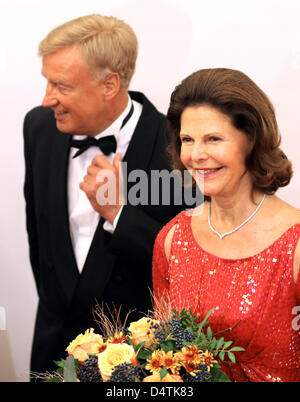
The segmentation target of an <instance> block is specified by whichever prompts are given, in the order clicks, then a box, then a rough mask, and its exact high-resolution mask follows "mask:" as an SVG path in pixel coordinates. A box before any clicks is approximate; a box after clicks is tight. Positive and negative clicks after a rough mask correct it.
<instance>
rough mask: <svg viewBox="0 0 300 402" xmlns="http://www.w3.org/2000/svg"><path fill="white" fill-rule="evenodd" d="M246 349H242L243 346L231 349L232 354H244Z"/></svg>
mask: <svg viewBox="0 0 300 402" xmlns="http://www.w3.org/2000/svg"><path fill="white" fill-rule="evenodd" d="M244 350H245V349H244V348H242V347H241V346H234V347H233V348H231V349H230V352H243V351H244Z"/></svg>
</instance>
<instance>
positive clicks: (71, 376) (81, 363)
mask: <svg viewBox="0 0 300 402" xmlns="http://www.w3.org/2000/svg"><path fill="white" fill-rule="evenodd" d="M212 311H213V309H212V310H210V311H209V312H208V313H207V315H206V317H205V318H204V320H203V321H202V322H199V317H195V316H194V315H193V313H192V311H191V310H185V309H183V310H182V311H181V312H177V311H175V310H173V311H172V315H171V316H170V318H168V319H166V320H164V321H163V320H157V319H154V318H150V317H143V318H141V319H140V320H138V321H135V322H131V323H130V325H129V326H128V327H126V328H125V327H123V328H116V327H114V326H113V325H110V324H108V322H109V321H108V320H107V318H106V317H105V316H104V315H103V314H102V316H101V322H102V324H103V322H105V325H104V327H105V329H106V336H102V335H99V334H97V333H95V332H94V329H92V328H91V329H87V330H86V332H85V333H84V334H80V335H78V336H77V337H76V339H74V340H73V341H72V342H71V343H70V344H69V346H68V347H67V349H66V351H67V352H68V357H67V358H66V359H62V360H61V361H59V362H56V364H57V366H58V369H57V371H56V372H55V373H53V374H52V375H51V376H49V377H48V378H47V381H65V382H76V381H80V382H212V381H229V379H228V377H227V376H226V375H225V373H224V372H223V371H222V370H221V362H222V361H224V359H226V360H228V361H231V362H232V363H235V361H236V359H235V352H239V351H242V350H244V349H243V348H241V347H239V346H233V345H232V341H225V340H224V338H223V337H221V338H219V339H217V338H216V337H215V336H214V334H213V333H212V330H211V328H210V326H209V325H208V324H209V322H208V318H209V316H210V314H211V313H212ZM102 329H103V328H102ZM102 332H103V331H102Z"/></svg>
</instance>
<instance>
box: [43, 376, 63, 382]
mask: <svg viewBox="0 0 300 402" xmlns="http://www.w3.org/2000/svg"><path fill="white" fill-rule="evenodd" d="M45 382H60V379H59V378H58V377H52V378H47V380H46V381H45Z"/></svg>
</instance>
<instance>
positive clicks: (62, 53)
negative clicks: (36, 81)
mask: <svg viewBox="0 0 300 402" xmlns="http://www.w3.org/2000/svg"><path fill="white" fill-rule="evenodd" d="M84 70H85V71H88V70H89V68H88V65H87V62H86V61H85V59H84V57H83V55H82V53H81V51H80V49H78V48H65V49H62V50H59V51H57V52H54V53H50V54H47V55H44V56H43V58H42V75H43V76H45V77H48V76H49V75H52V74H58V75H60V76H61V78H63V77H64V76H65V75H70V74H71V75H73V74H75V73H76V72H78V71H80V72H81V73H82V72H83V71H84Z"/></svg>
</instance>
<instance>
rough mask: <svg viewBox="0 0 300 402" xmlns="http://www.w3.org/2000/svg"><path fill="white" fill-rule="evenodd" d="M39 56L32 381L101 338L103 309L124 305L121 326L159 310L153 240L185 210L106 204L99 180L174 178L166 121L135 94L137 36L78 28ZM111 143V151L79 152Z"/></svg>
mask: <svg viewBox="0 0 300 402" xmlns="http://www.w3.org/2000/svg"><path fill="white" fill-rule="evenodd" d="M39 53H40V55H41V56H42V60H43V69H42V74H43V75H44V76H45V78H46V80H47V89H46V95H45V97H44V100H43V103H42V105H43V107H37V108H34V109H33V110H31V111H30V112H29V113H28V114H27V115H26V118H25V121H24V149H25V151H24V152H25V162H26V177H25V185H24V194H25V200H26V214H27V231H28V239H29V249H30V260H31V265H32V269H33V274H34V277H35V281H36V286H37V291H38V295H39V305H38V311H37V317H36V325H35V332H34V340H33V346H32V359H31V370H32V371H34V372H45V371H46V370H50V371H51V370H53V369H55V365H54V363H53V361H54V360H60V358H62V357H65V356H66V352H65V348H66V347H67V346H68V344H69V342H70V341H71V340H72V339H74V338H75V337H76V336H77V335H78V334H79V333H82V332H84V331H85V330H86V329H88V328H90V327H95V328H96V331H97V326H96V324H95V321H94V319H93V315H92V310H93V306H94V304H95V301H96V300H97V302H98V303H99V304H100V305H102V303H104V304H105V305H108V306H110V308H112V305H115V306H116V307H117V308H118V306H122V308H121V320H122V319H124V317H125V315H126V314H127V312H128V311H129V310H132V309H135V312H134V313H132V314H131V315H130V316H129V319H130V321H132V320H135V319H138V318H140V317H141V316H142V315H141V312H147V311H148V309H151V307H152V304H151V298H150V291H149V289H150V288H151V284H152V280H151V260H152V247H153V244H154V240H155V237H156V235H157V233H158V232H159V230H160V229H161V227H162V226H163V225H164V224H165V223H167V222H168V221H169V220H170V219H171V218H172V217H173V216H175V215H176V214H177V213H178V212H180V210H181V209H182V206H180V205H174V200H173V201H172V197H171V205H162V204H160V205H150V204H149V205H131V204H130V202H128V203H127V204H123V203H122V202H121V201H120V200H119V199H118V198H117V200H118V201H117V202H116V203H115V204H113V205H112V204H108V205H100V204H99V203H98V202H97V191H98V189H99V188H101V186H103V185H104V183H103V182H99V181H98V180H97V175H98V174H99V172H100V173H101V172H103V170H104V169H106V170H109V171H111V173H112V174H113V175H115V176H116V177H117V178H118V176H119V174H120V161H121V158H122V161H123V162H126V163H127V165H126V167H127V173H128V175H129V174H130V172H133V171H135V170H137V169H139V170H140V171H141V170H142V171H144V172H146V174H147V177H150V174H151V171H153V170H162V169H170V166H169V163H168V159H167V156H166V152H165V149H166V146H167V144H168V132H167V128H166V121H165V117H164V116H163V115H162V114H161V113H159V112H158V111H157V110H156V108H155V107H154V106H153V105H152V104H151V103H150V102H149V100H148V99H147V98H146V97H145V96H144V95H143V94H142V93H138V92H130V91H128V86H129V83H130V79H131V77H132V75H133V73H134V68H135V61H136V56H137V40H136V37H135V34H134V33H133V31H132V29H131V28H130V27H129V26H128V25H127V24H125V23H124V22H122V21H119V20H117V19H115V18H113V17H110V18H108V17H103V16H100V15H91V16H87V17H82V18H78V19H76V20H73V21H70V22H68V23H66V24H64V25H62V26H60V27H58V28H57V29H55V30H53V31H52V32H50V34H49V35H47V37H46V38H45V39H44V40H43V41H42V42H41V44H40V48H39ZM103 137H106V138H105V139H104V140H103V141H104V144H103V143H102V145H101V148H99V147H100V145H97V144H96V143H92V144H90V143H89V142H88V141H92V140H86V143H83V144H82V142H80V143H78V140H80V139H84V138H88V139H92V138H94V139H99V138H103ZM73 140H75V141H73ZM90 145H91V146H90ZM77 153H79V155H77ZM74 156H75V157H74ZM117 183H118V180H117ZM127 184H128V188H127V191H129V190H130V188H132V186H133V183H127ZM130 186H131V187H130ZM149 189H150V186H149ZM116 190H117V194H118V193H119V192H120V191H121V190H119V189H118V186H117V188H116ZM129 201H130V200H129Z"/></svg>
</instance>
